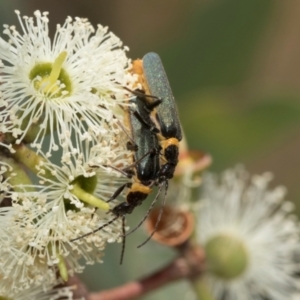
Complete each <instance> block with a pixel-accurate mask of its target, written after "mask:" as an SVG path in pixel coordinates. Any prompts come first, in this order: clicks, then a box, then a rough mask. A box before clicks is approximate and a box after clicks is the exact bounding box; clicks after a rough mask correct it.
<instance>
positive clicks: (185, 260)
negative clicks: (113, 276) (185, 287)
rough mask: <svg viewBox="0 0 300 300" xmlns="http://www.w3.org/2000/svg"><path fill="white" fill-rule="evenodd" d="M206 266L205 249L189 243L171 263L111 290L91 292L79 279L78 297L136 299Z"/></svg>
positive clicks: (191, 275)
mask: <svg viewBox="0 0 300 300" xmlns="http://www.w3.org/2000/svg"><path fill="white" fill-rule="evenodd" d="M204 268H205V257H204V252H203V250H202V249H201V248H200V247H198V246H197V247H195V246H191V245H190V244H189V243H188V244H186V245H185V246H184V247H181V249H180V255H179V257H177V258H175V259H174V260H173V261H172V262H171V263H170V264H169V265H167V266H165V267H164V268H162V269H161V270H159V271H157V272H155V273H154V274H152V275H150V276H147V277H145V278H142V279H140V280H137V281H134V282H129V283H126V284H124V285H122V286H119V287H116V288H113V289H110V290H105V291H100V292H96V293H89V294H88V292H87V290H86V288H85V286H84V285H83V287H81V286H80V284H81V283H80V281H77V282H76V286H77V293H76V297H80V296H81V297H85V299H88V300H129V299H135V298H137V297H140V296H142V295H145V294H146V293H148V292H151V291H153V290H155V289H158V288H160V287H162V286H164V285H167V284H169V283H171V282H173V281H176V280H180V279H193V278H196V277H198V276H200V275H201V274H202V273H203V271H204ZM70 284H71V283H70ZM73 284H74V282H73ZM68 285H69V283H68Z"/></svg>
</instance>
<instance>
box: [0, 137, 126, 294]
mask: <svg viewBox="0 0 300 300" xmlns="http://www.w3.org/2000/svg"><path fill="white" fill-rule="evenodd" d="M111 143H112V145H109V144H107V146H106V147H104V145H103V144H99V145H98V146H95V147H93V148H92V149H90V152H89V153H79V152H78V151H77V152H75V151H74V149H73V151H74V152H73V153H65V154H64V155H63V166H62V167H59V166H56V165H54V164H52V163H50V162H44V163H43V164H41V165H40V166H39V168H40V171H39V174H38V176H39V178H40V182H39V185H33V186H29V185H19V186H13V185H12V186H11V190H9V191H8V192H7V195H8V197H11V199H12V207H5V208H0V213H2V216H1V224H0V241H2V242H1V248H0V276H1V277H2V278H5V280H3V281H1V280H0V295H1V291H2V290H4V291H5V290H7V286H11V288H12V289H13V292H17V291H20V290H22V289H25V288H29V287H31V286H32V287H34V286H37V285H41V284H43V283H48V282H50V283H51V282H53V280H52V279H53V278H55V274H56V272H57V269H58V268H60V265H61V263H64V261H66V262H67V268H68V272H69V274H71V275H72V274H73V273H74V272H81V271H82V270H83V268H84V266H83V265H82V262H79V259H80V258H84V260H85V262H86V263H88V264H92V263H94V262H95V261H101V258H102V256H103V252H104V249H105V246H106V243H107V242H109V243H110V242H115V241H120V240H121V239H120V235H121V234H122V228H121V226H122V224H121V220H116V221H114V222H113V223H111V224H110V225H109V226H107V227H105V228H104V229H103V230H100V231H98V232H97V233H94V234H91V235H89V236H86V237H84V238H82V239H79V240H77V241H74V242H72V240H73V239H76V238H79V237H81V236H83V235H84V234H87V233H90V232H92V231H93V230H95V229H97V228H99V227H100V226H102V225H104V224H107V223H108V222H109V221H111V220H112V219H113V218H114V216H113V215H112V214H111V213H109V208H110V205H109V204H108V203H106V202H105V201H106V200H108V199H109V198H110V197H111V196H112V194H113V193H114V192H115V191H116V189H117V188H118V187H120V186H121V185H122V184H123V183H124V182H126V181H127V180H128V179H127V178H124V177H123V178H122V177H120V176H118V175H119V174H118V173H117V172H116V171H115V170H113V169H111V168H109V167H107V168H104V167H101V166H102V165H103V164H104V163H106V164H111V163H113V164H114V165H116V166H122V165H123V166H124V165H128V158H126V155H125V154H124V153H123V152H121V151H118V150H117V146H118V145H114V141H113V140H111ZM113 146H114V147H115V150H116V152H114V151H111V149H112V147H113ZM120 153H122V155H121V154H120ZM118 154H119V156H117V155H118ZM116 156H117V157H116ZM114 203H116V201H115V202H114ZM114 203H112V204H111V207H113V206H114V205H115V204H114ZM95 207H98V210H97V211H96V212H95ZM3 220H5V222H4V221H3ZM2 227H4V228H3V230H2ZM4 244H5V245H6V247H4V246H2V245H4ZM33 270H34V272H33ZM32 272H33V274H32ZM44 275H45V276H44ZM33 277H34V278H33ZM36 277H37V278H36ZM51 278H52V279H51ZM51 280H52V281H51Z"/></svg>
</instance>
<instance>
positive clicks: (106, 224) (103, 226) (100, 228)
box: [71, 216, 119, 242]
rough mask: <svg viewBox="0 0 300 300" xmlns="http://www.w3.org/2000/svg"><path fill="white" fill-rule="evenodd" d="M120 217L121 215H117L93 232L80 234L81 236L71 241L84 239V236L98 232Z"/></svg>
mask: <svg viewBox="0 0 300 300" xmlns="http://www.w3.org/2000/svg"><path fill="white" fill-rule="evenodd" d="M118 218H119V216H117V217H115V218H113V219H111V220H110V221H108V222H107V223H105V224H104V225H102V226H100V227H99V228H97V229H95V230H93V231H91V232H88V233H86V234H84V235H82V236H79V237H77V238H76V239H73V240H71V242H75V241H77V240H80V239H82V238H85V237H87V236H89V235H91V234H94V233H96V232H98V231H100V230H102V229H103V228H105V227H107V226H108V225H110V224H111V223H113V222H114V221H116V220H117V219H118Z"/></svg>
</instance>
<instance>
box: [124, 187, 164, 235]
mask: <svg viewBox="0 0 300 300" xmlns="http://www.w3.org/2000/svg"><path fill="white" fill-rule="evenodd" d="M161 189H162V185H161V186H160V187H159V190H158V192H157V194H156V196H155V198H154V200H153V201H152V203H151V205H150V207H149V209H148V211H147V213H146V214H145V216H144V218H143V219H142V220H141V221H140V223H139V224H138V225H137V226H136V227H135V228H133V229H131V230H130V231H129V232H127V233H126V236H127V235H129V234H131V233H133V232H135V231H136V230H137V229H138V228H139V227H141V225H142V224H143V223H144V222H145V220H146V219H147V217H148V216H149V214H150V212H151V210H152V208H153V206H154V204H155V203H156V201H157V199H158V196H159V195H160V192H161Z"/></svg>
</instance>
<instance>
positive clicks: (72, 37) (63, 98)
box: [0, 11, 136, 156]
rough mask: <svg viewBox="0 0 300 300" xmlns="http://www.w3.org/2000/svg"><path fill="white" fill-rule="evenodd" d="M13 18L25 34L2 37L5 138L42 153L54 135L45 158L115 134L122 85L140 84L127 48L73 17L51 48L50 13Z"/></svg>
mask: <svg viewBox="0 0 300 300" xmlns="http://www.w3.org/2000/svg"><path fill="white" fill-rule="evenodd" d="M16 13H17V15H18V19H19V22H20V25H21V28H22V31H23V32H22V33H19V32H18V31H17V30H16V28H15V27H14V26H11V27H9V26H7V25H6V26H5V30H4V34H6V35H7V36H8V38H9V41H5V40H4V39H3V38H0V74H1V75H0V107H2V108H3V109H2V110H1V111H0V121H1V125H0V132H3V133H10V134H12V135H13V136H14V137H15V138H17V141H16V142H17V143H19V142H20V141H21V140H23V139H25V141H30V142H32V146H34V147H36V148H37V149H39V150H40V149H41V147H42V145H43V140H44V137H45V136H46V135H47V134H49V135H50V141H49V147H48V152H47V156H50V155H51V152H52V150H57V149H58V148H59V146H60V145H62V144H63V145H65V144H67V145H68V146H71V147H75V148H79V149H81V141H82V140H88V141H95V142H96V141H97V138H98V136H99V135H101V136H103V135H106V134H107V133H108V132H111V131H114V130H116V133H117V134H118V133H119V126H117V125H116V124H117V123H118V120H120V121H121V122H122V120H123V119H122V118H123V116H122V115H123V112H122V110H121V109H120V108H119V105H120V104H122V105H128V102H127V99H128V91H126V90H125V89H124V86H126V87H129V88H131V87H132V84H133V83H134V81H135V80H136V79H135V77H134V76H132V75H130V73H129V72H128V70H129V69H130V67H131V64H130V60H129V59H128V58H127V57H126V55H125V51H126V50H128V48H126V47H122V42H121V41H120V39H119V38H118V37H116V36H115V35H114V34H112V33H111V32H108V30H107V28H106V27H102V26H100V25H98V27H97V29H96V30H95V29H94V28H93V27H92V26H91V24H90V23H89V22H88V21H87V20H86V19H80V18H75V20H72V19H71V18H70V17H68V18H67V19H66V21H65V23H64V25H63V26H60V25H58V26H57V30H56V33H55V37H54V39H53V41H51V40H50V37H49V28H48V22H49V19H48V16H47V15H48V13H41V12H40V11H36V12H35V13H34V15H35V20H34V18H32V17H23V18H21V17H20V13H19V12H18V11H16ZM107 124H109V125H110V126H109V128H108V129H107V126H106V125H107ZM71 137H73V142H72V139H71ZM72 143H73V144H72ZM74 143H75V145H74Z"/></svg>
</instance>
